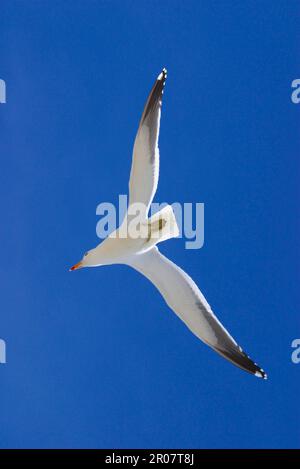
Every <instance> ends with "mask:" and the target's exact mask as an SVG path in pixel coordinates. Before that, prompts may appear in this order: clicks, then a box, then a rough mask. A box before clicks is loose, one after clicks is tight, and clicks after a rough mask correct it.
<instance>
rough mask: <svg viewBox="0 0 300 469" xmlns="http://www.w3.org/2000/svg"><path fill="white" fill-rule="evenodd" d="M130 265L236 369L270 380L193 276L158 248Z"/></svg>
mask: <svg viewBox="0 0 300 469" xmlns="http://www.w3.org/2000/svg"><path fill="white" fill-rule="evenodd" d="M128 264H129V265H130V266H131V267H133V268H134V269H136V270H137V271H139V272H140V273H142V274H143V275H144V276H145V277H147V278H148V279H149V280H150V281H151V282H152V283H153V284H154V285H155V286H156V288H157V289H158V290H159V291H160V293H161V294H162V296H163V298H164V299H165V301H166V303H167V304H168V306H169V307H170V308H171V309H172V310H173V311H174V312H175V313H176V314H177V316H179V317H180V319H181V320H182V321H183V322H184V323H185V324H186V325H187V327H188V328H189V329H190V330H191V331H192V332H193V333H194V334H195V335H196V336H197V337H198V338H199V339H201V340H202V341H203V342H205V343H206V344H207V345H209V346H210V347H212V348H213V349H214V350H215V351H216V352H217V353H219V354H220V355H222V356H223V357H224V358H226V359H227V360H229V361H231V362H232V363H234V364H235V365H236V366H238V367H240V368H242V369H244V370H246V371H248V372H249V373H253V374H255V375H256V376H258V377H261V378H264V379H266V377H267V375H266V373H265V372H264V371H263V370H262V369H261V368H260V367H259V366H258V365H257V364H256V363H254V362H253V361H252V360H251V359H250V358H249V357H248V356H247V355H246V354H245V353H244V352H243V350H242V349H241V347H240V346H239V345H238V344H237V343H236V341H235V340H234V339H233V337H231V335H230V334H229V333H228V332H227V330H226V329H225V328H224V327H223V326H222V324H221V323H220V321H219V320H218V319H217V317H216V316H215V315H214V313H213V312H212V310H211V307H210V306H209V304H208V303H207V301H206V299H205V298H204V296H203V295H202V293H201V291H200V290H199V288H198V287H197V285H196V284H195V282H194V281H193V280H192V279H191V277H189V276H188V275H187V274H186V273H185V272H184V271H183V270H182V269H181V268H180V267H178V266H177V265H176V264H174V263H173V262H172V261H170V260H169V259H168V258H166V257H165V256H163V255H162V254H161V253H160V252H159V250H158V249H157V247H154V248H153V249H151V250H150V251H148V252H146V253H144V254H139V255H135V256H134V257H133V258H132V259H131V260H130V262H128Z"/></svg>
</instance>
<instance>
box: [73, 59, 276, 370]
mask: <svg viewBox="0 0 300 469" xmlns="http://www.w3.org/2000/svg"><path fill="white" fill-rule="evenodd" d="M166 78H167V70H166V69H165V68H164V69H163V70H162V72H161V73H160V74H159V75H158V77H157V79H156V81H155V83H154V85H153V87H152V90H151V91H150V94H149V96H148V99H147V101H146V104H145V107H144V111H143V114H142V117H141V120H140V124H139V127H138V131H137V135H136V138H135V142H134V147H133V156H132V166H131V173H130V180H129V203H128V209H127V214H126V216H125V218H124V221H123V222H122V224H121V226H120V227H119V228H118V229H117V230H115V231H114V232H112V233H111V234H110V235H109V236H108V237H107V238H105V239H104V240H103V241H102V242H101V243H100V244H99V245H98V246H96V247H95V248H94V249H91V250H90V251H87V252H86V253H85V254H84V256H83V258H82V260H81V261H80V262H78V263H77V264H75V265H74V266H73V267H71V269H70V270H77V269H79V268H82V267H97V266H102V265H111V264H126V265H129V266H130V267H132V268H134V269H135V270H137V271H138V272H140V273H141V274H142V275H144V276H145V277H146V278H147V279H149V280H150V282H152V283H153V284H154V286H155V287H156V288H157V289H158V290H159V292H160V293H161V295H162V296H163V298H164V300H165V302H166V303H167V305H168V306H169V307H170V308H171V309H172V310H173V311H174V312H175V313H176V315H177V316H178V317H179V318H180V319H181V320H182V321H183V322H184V323H185V324H186V326H187V327H188V328H189V329H190V330H191V332H193V334H195V336H196V337H198V338H199V339H200V340H202V341H203V342H204V343H205V344H207V345H208V346H209V347H211V348H212V349H213V350H215V352H217V353H218V354H220V355H221V356H223V357H224V358H225V359H227V360H229V361H230V362H232V363H233V364H234V365H236V366H237V367H239V368H241V369H243V370H245V371H247V372H249V373H251V374H253V375H255V376H257V377H259V378H263V379H266V378H267V375H266V373H265V372H264V370H263V369H262V368H260V367H259V366H258V365H257V364H256V363H254V361H252V360H251V358H250V357H249V356H248V355H247V354H246V353H245V352H244V351H243V350H242V348H241V347H240V346H239V345H238V344H237V342H236V341H235V340H234V338H233V337H232V336H231V335H230V334H229V332H228V331H227V330H226V329H225V327H224V326H223V325H222V324H221V322H220V321H219V320H218V318H217V317H216V316H215V314H214V313H213V311H212V309H211V307H210V305H209V304H208V302H207V301H206V299H205V298H204V296H203V294H202V293H201V291H200V290H199V288H198V287H197V285H196V284H195V282H194V281H193V280H192V278H191V277H190V276H189V275H188V274H187V273H186V272H184V271H183V270H182V269H181V268H180V267H179V266H178V265H176V264H175V263H174V262H172V261H171V260H170V259H168V258H167V257H166V256H164V255H163V254H162V253H161V252H160V251H159V249H158V247H157V244H158V243H159V242H161V241H164V240H167V239H170V238H173V237H176V236H178V234H179V231H178V227H177V223H176V218H175V215H174V213H173V210H172V207H171V206H169V205H167V206H166V207H164V208H163V209H162V210H160V211H159V212H158V213H156V214H154V215H153V216H152V217H151V218H148V212H149V208H150V205H151V202H152V200H153V197H154V195H155V192H156V189H157V184H158V176H159V149H158V137H159V127H160V117H161V106H162V97H163V91H164V86H165V82H166ZM136 206H138V207H139V217H138V220H139V222H138V223H135V225H134V226H135V228H137V227H138V226H139V228H140V232H139V233H140V235H139V236H137V235H136V234H134V233H136V231H137V230H130V229H129V228H130V224H131V225H132V223H133V222H134V220H135V219H136V217H135V214H136ZM133 231H134V233H133Z"/></svg>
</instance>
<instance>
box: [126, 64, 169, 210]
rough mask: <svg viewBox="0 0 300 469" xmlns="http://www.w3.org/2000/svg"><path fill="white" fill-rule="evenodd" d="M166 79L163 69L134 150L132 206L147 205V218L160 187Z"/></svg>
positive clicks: (152, 93) (142, 119)
mask: <svg viewBox="0 0 300 469" xmlns="http://www.w3.org/2000/svg"><path fill="white" fill-rule="evenodd" d="M166 78H167V71H166V69H163V71H162V72H161V74H160V75H159V76H158V77H157V80H156V82H155V84H154V86H153V88H152V90H151V92H150V94H149V96H148V99H147V102H146V105H145V108H144V112H143V115H142V118H141V121H140V125H139V128H138V132H137V135H136V138H135V142H134V147H133V156H132V166H131V172H130V181H129V206H130V205H132V204H134V203H142V204H144V206H145V218H146V217H147V215H148V211H149V206H150V204H151V202H152V200H153V197H154V194H155V192H156V189H157V184H158V175H159V150H158V136H159V126H160V115H161V104H162V95H163V89H164V85H165V82H166Z"/></svg>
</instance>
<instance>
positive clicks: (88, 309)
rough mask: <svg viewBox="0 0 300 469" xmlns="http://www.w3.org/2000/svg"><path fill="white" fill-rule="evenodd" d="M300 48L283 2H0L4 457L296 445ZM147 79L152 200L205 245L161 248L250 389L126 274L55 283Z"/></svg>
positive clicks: (123, 188)
mask: <svg viewBox="0 0 300 469" xmlns="http://www.w3.org/2000/svg"><path fill="white" fill-rule="evenodd" d="M299 36H300V29H299V3H298V2H296V1H290V2H281V1H274V0H273V1H260V2H258V1H245V2H235V1H229V0H228V1H218V2H217V1H200V2H199V1H191V0H190V1H187V2H183V1H176V0H172V1H170V0H166V1H164V2H163V3H162V2H159V1H147V2H146V1H139V2H138V1H136V0H135V1H129V0H126V1H87V2H85V1H83V0H82V1H74V0H73V1H65V2H58V1H51V2H50V1H46V0H45V1H32V0H28V1H26V2H22V1H8V0H6V1H2V2H1V20H0V57H1V60H0V78H2V79H4V80H5V81H6V84H7V103H6V104H1V105H0V128H1V139H0V154H1V173H0V179H1V185H0V210H1V214H2V223H1V230H0V242H1V248H2V252H1V271H0V272H1V273H0V275H1V279H0V280H1V314H0V338H2V339H5V341H6V344H7V363H6V364H5V365H0V383H1V385H0V446H1V447H2V448H7V447H9V448H29V447H30V448H32V447H41V448H49V447H57V448H63V447H66V448H79V447H80V448H104V447H106V448H113V447H116V448H128V447H136V448H143V447H148V448H153V447H161V448H168V447H171V448H176V447H180V448H188V447H190V448H264V447H268V448H291V447H298V446H299V441H300V436H299V417H300V416H299V403H298V395H299V373H300V364H299V365H295V364H293V363H292V361H291V353H292V349H291V342H292V340H293V339H295V338H299V336H300V327H299V326H300V324H299V306H300V298H299V262H298V259H299V241H298V240H299V112H300V104H299V105H295V104H293V103H292V102H291V99H290V95H291V82H292V80H294V79H295V78H300V77H299V75H300V61H299V39H300V37H299ZM163 66H165V67H167V68H168V81H167V85H166V92H165V95H164V105H163V114H162V123H161V137H160V150H161V173H160V175H161V178H160V182H159V188H158V192H157V195H156V198H155V200H156V201H166V202H169V203H172V202H174V201H177V202H204V203H205V244H204V247H203V248H202V249H200V250H197V251H191V250H186V249H185V248H184V240H170V241H168V242H166V243H164V244H163V245H161V251H162V252H163V253H164V254H166V255H168V256H169V257H170V258H171V259H172V260H173V261H175V262H176V263H178V264H180V265H181V266H182V267H183V268H184V269H185V270H186V271H187V272H188V273H189V274H190V275H191V276H192V277H193V278H194V280H195V281H196V282H197V283H198V285H199V286H200V288H201V289H202V291H203V293H204V294H205V296H206V297H207V299H208V301H209V302H210V304H211V305H212V307H213V308H214V310H215V312H216V314H217V315H218V316H219V318H220V320H222V322H223V323H224V324H225V325H226V327H228V329H229V330H230V332H231V333H232V334H233V335H234V337H235V338H236V339H237V340H238V341H239V343H240V344H241V345H242V346H243V347H244V348H245V350H246V351H247V352H248V353H249V354H250V356H251V357H253V358H254V359H255V360H256V361H257V362H258V363H259V364H260V365H261V366H262V367H263V368H265V370H266V371H267V372H268V374H269V380H268V381H266V382H264V381H262V380H259V379H256V378H254V377H253V376H251V375H248V374H247V373H244V372H242V371H241V370H239V369H238V368H235V367H234V366H232V365H231V364H230V363H228V362H226V361H225V360H223V359H222V358H220V357H219V356H217V355H216V354H215V353H214V352H213V351H211V350H210V349H208V348H207V347H206V346H205V345H204V344H202V343H201V342H200V341H198V340H197V339H196V338H195V337H194V336H193V335H192V334H191V333H190V332H189V331H188V330H187V329H186V328H185V327H184V325H183V324H182V323H181V322H180V321H179V320H178V318H177V317H176V316H175V315H174V314H173V313H172V312H171V311H170V310H169V309H168V307H167V306H166V305H165V303H164V301H163V299H162V298H161V297H160V295H159V293H158V292H157V291H156V290H155V289H154V287H153V286H152V285H151V284H150V283H149V282H147V280H146V279H144V278H143V277H142V276H139V275H138V274H137V273H136V272H134V271H133V270H130V269H129V268H126V267H121V266H112V267H103V268H99V269H83V270H81V271H78V272H74V273H70V272H68V268H69V266H71V265H72V264H73V263H74V262H77V261H78V260H79V259H80V257H81V255H82V254H83V252H85V251H86V250H87V249H88V248H91V247H94V246H95V245H96V244H97V243H98V239H97V237H96V233H95V228H96V223H97V221H98V219H99V217H97V216H96V213H95V211H96V206H97V205H98V204H99V203H100V202H102V201H109V202H113V203H116V202H117V200H118V194H124V193H126V192H127V184H128V178H129V170H130V165H131V149H132V144H133V140H134V136H135V132H136V129H137V124H138V121H139V118H140V115H141V112H142V109H143V105H144V101H145V99H146V96H147V93H148V92H149V89H150V87H151V86H152V83H153V81H154V79H155V77H156V75H157V74H158V73H159V71H160V70H161V68H162V67H163Z"/></svg>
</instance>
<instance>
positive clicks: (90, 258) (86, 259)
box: [69, 249, 101, 270]
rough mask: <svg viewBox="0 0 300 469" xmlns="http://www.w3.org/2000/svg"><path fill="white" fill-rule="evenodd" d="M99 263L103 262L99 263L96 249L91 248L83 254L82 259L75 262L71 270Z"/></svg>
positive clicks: (94, 265)
mask: <svg viewBox="0 0 300 469" xmlns="http://www.w3.org/2000/svg"><path fill="white" fill-rule="evenodd" d="M99 265H101V264H99V260H98V259H96V256H95V249H91V250H90V251H87V252H86V253H85V254H84V255H83V257H82V259H81V261H79V262H77V264H74V265H73V266H72V267H71V268H70V269H69V270H77V269H82V268H83V267H96V266H99Z"/></svg>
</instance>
